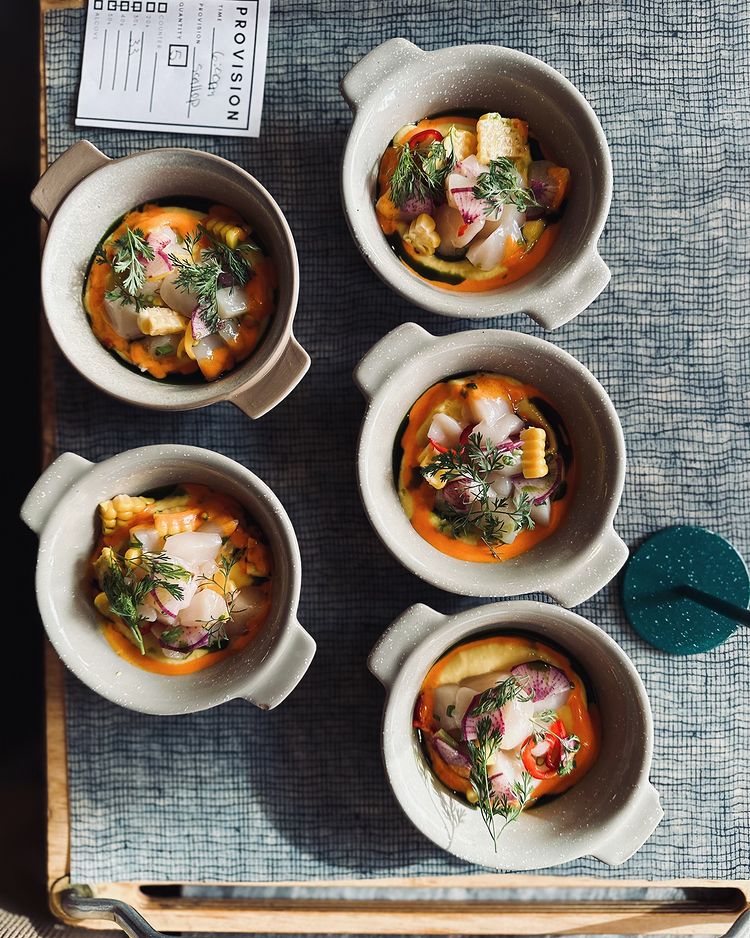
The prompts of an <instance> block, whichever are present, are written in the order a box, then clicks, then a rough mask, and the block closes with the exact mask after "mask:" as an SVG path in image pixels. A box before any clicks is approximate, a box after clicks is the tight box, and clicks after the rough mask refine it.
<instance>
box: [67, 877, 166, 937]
mask: <svg viewBox="0 0 750 938" xmlns="http://www.w3.org/2000/svg"><path fill="white" fill-rule="evenodd" d="M57 901H58V903H59V906H60V910H61V911H62V913H63V914H64V915H65V916H66V918H69V919H82V918H97V919H107V920H108V921H110V922H115V923H116V924H117V925H119V926H120V928H121V929H122V930H123V931H124V932H125V934H126V935H129V936H130V938H164V935H163V934H162V933H161V932H160V931H156V929H155V928H152V927H151V926H150V925H149V923H148V922H147V921H146V919H145V918H144V917H143V916H142V915H141V914H140V912H136V910H135V909H134V908H133V906H132V905H128V904H127V902H122V901H121V900H120V899H100V898H97V897H96V896H95V895H94V894H93V893H92V892H91V889H90V888H89V887H88V886H80V885H76V886H71V887H70V888H69V889H65V890H63V891H62V892H61V893H59V895H58V896H57Z"/></svg>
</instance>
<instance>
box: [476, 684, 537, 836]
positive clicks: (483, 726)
mask: <svg viewBox="0 0 750 938" xmlns="http://www.w3.org/2000/svg"><path fill="white" fill-rule="evenodd" d="M530 699H531V692H530V691H529V690H528V689H527V688H526V687H524V686H523V685H522V684H521V683H519V681H517V680H516V678H514V677H508V678H506V679H505V680H504V681H501V682H500V683H499V684H496V685H495V686H494V687H490V688H488V689H487V690H486V691H484V692H483V693H482V694H480V696H479V700H478V701H477V703H476V705H475V706H474V707H473V708H472V710H471V716H480V719H479V720H477V723H476V734H477V738H476V739H475V740H473V741H469V742H467V746H468V749H469V758H470V760H471V769H470V772H469V781H470V782H471V786H472V788H473V789H474V791H475V793H476V796H477V808H478V809H479V812H480V813H481V815H482V820H483V821H484V824H485V826H486V828H487V830H488V831H489V834H490V837H492V843H493V845H494V847H495V851H497V838H498V837H499V836H500V834H502V832H503V830H505V828H506V826H507V825H508V824H510V823H511V821H515V820H516V818H517V817H518V816H519V815H520V814H521V812H522V811H523V809H524V808H525V807H526V805H527V804H528V803H529V801H530V800H531V797H532V795H533V793H534V780H533V778H532V777H531V774H530V773H529V772H526V771H524V772H523V773H522V774H521V777H520V778H519V779H518V781H517V782H515V783H514V784H513V785H511V786H510V792H503V793H502V794H498V792H497V791H495V789H494V787H493V784H492V779H491V778H490V775H489V771H488V766H489V763H490V760H491V759H492V757H493V755H494V754H495V752H496V750H497V749H498V748H499V747H500V744H501V743H502V741H503V734H502V733H501V732H500V730H498V729H492V720H491V718H490V717H489V716H481V714H489V713H491V712H492V711H493V710H497V709H499V708H500V707H502V706H503V705H504V704H506V703H508V702H509V701H511V700H521V701H528V700H530ZM496 817H501V818H503V822H504V823H503V826H502V827H501V828H500V830H497V828H496V826H495V818H496Z"/></svg>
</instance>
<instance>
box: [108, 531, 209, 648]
mask: <svg viewBox="0 0 750 938" xmlns="http://www.w3.org/2000/svg"><path fill="white" fill-rule="evenodd" d="M106 550H107V553H106V555H105V553H104V552H102V557H103V558H104V560H105V563H106V567H105V569H104V570H103V572H102V573H101V574H100V583H101V587H102V590H103V591H104V593H105V594H106V596H107V599H108V601H109V606H110V609H111V610H112V612H113V613H114V614H115V615H116V616H119V618H120V619H122V621H123V622H124V623H125V624H126V625H127V627H128V628H129V629H130V631H131V632H132V633H133V637H134V638H135V642H136V645H137V646H138V650H139V651H140V653H141V654H142V655H145V654H146V649H145V648H144V645H143V635H142V634H141V629H140V623H141V619H142V616H141V615H140V614H139V612H138V607H139V606H140V605H141V603H142V602H143V601H144V600H145V599H146V597H147V596H148V594H149V593H150V592H151V591H152V590H155V589H163V590H166V592H167V593H169V595H170V596H172V597H173V598H174V599H178V600H179V599H182V598H183V596H184V591H183V589H182V587H181V586H180V585H179V583H178V582H175V581H179V580H189V579H190V576H191V574H190V573H189V572H188V571H187V570H186V569H185V568H184V567H181V566H180V565H179V564H176V563H174V562H173V561H172V560H170V559H169V557H168V555H167V554H166V553H164V551H160V552H158V553H151V552H149V551H143V552H142V553H141V554H140V556H139V557H134V558H133V559H132V560H125V558H124V557H121V556H120V555H119V554H118V553H116V552H115V551H114V550H112V549H111V548H107V549H106Z"/></svg>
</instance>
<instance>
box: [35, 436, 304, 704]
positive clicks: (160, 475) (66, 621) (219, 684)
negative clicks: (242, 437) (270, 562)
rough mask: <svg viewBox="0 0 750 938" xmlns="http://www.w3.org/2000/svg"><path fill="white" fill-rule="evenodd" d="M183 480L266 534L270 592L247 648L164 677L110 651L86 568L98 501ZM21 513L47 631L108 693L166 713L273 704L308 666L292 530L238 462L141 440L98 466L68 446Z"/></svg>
mask: <svg viewBox="0 0 750 938" xmlns="http://www.w3.org/2000/svg"><path fill="white" fill-rule="evenodd" d="M178 482H195V483H199V484H202V485H208V486H210V487H212V488H215V489H216V490H218V491H221V492H225V493H226V494H227V495H230V496H231V497H232V498H235V499H236V500H237V501H238V502H239V503H240V504H241V505H242V506H243V507H244V508H246V509H247V511H248V512H249V514H250V515H251V516H252V517H253V518H254V519H255V521H256V522H257V523H258V524H259V525H260V527H261V528H262V530H263V531H264V533H265V535H266V537H267V538H268V543H269V545H270V548H271V552H272V554H273V559H274V578H273V592H272V602H271V611H270V614H269V616H268V619H267V620H266V622H265V623H264V625H263V627H262V629H261V630H260V632H259V633H258V635H257V636H255V638H254V639H253V640H252V641H251V642H250V643H249V644H248V645H247V646H246V647H245V648H243V649H241V650H240V651H238V652H237V653H236V654H233V655H229V656H228V657H226V658H224V659H223V660H221V661H218V662H217V663H216V664H214V665H212V666H211V667H208V668H205V669H204V670H202V671H198V672H196V673H193V674H184V675H163V674H154V673H151V672H148V671H144V670H143V669H142V668H139V667H136V666H135V665H132V664H130V663H129V662H127V661H125V660H124V659H123V658H121V657H120V656H119V655H118V654H117V653H116V652H115V651H114V650H113V649H112V648H111V646H110V645H109V643H108V642H107V640H106V638H105V637H104V635H103V634H102V631H101V628H100V626H99V617H98V614H97V612H96V610H95V608H94V606H93V603H92V600H91V596H90V595H88V590H87V569H88V564H89V561H90V557H91V552H92V550H93V548H94V543H95V539H96V533H95V522H96V517H97V506H98V504H99V502H102V501H104V500H106V499H108V498H112V497H113V496H114V495H117V494H120V493H126V494H128V495H138V494H140V493H142V492H147V491H149V490H151V489H155V488H159V487H161V486H164V485H170V484H177V483H178ZM21 517H22V518H23V520H24V521H25V522H26V524H27V525H28V526H29V527H30V528H31V529H32V530H33V531H35V532H36V533H37V534H38V535H39V555H38V559H37V571H36V592H37V602H38V604H39V611H40V613H41V616H42V622H43V623H44V627H45V629H46V631H47V635H48V636H49V638H50V640H51V642H52V644H53V645H54V647H55V650H56V651H57V653H58V655H59V656H60V657H61V658H62V660H63V662H64V663H65V664H66V665H67V666H68V667H69V668H70V670H71V671H72V672H73V673H74V674H75V675H76V676H77V677H78V678H79V679H80V680H81V681H83V682H84V684H87V685H88V686H89V687H90V688H91V689H92V690H94V691H96V692H97V693H98V694H101V695H102V697H106V698H107V699H108V700H111V701H113V702H114V703H116V704H119V705H120V706H122V707H127V708H128V709H130V710H138V711H141V712H143V713H155V714H162V715H166V714H177V713H191V712H193V711H196V710H206V709H208V708H210V707H216V706H218V705H219V704H221V703H225V702H226V701H228V700H232V699H235V698H244V699H246V700H248V701H249V702H250V703H252V704H255V706H256V707H260V708H261V709H263V710H270V709H271V708H273V707H276V706H278V704H280V703H281V701H282V700H284V698H285V697H286V696H287V695H288V694H290V693H291V692H292V691H293V690H294V688H295V687H296V686H297V684H298V683H299V682H300V680H301V679H302V677H303V675H304V674H305V672H306V671H307V669H308V668H309V666H310V663H311V661H312V659H313V656H314V654H315V642H314V641H313V639H312V638H311V637H310V635H308V633H307V632H306V631H305V630H304V629H303V628H302V626H301V625H300V624H299V622H298V621H297V605H298V602H299V594H300V584H301V563H300V555H299V547H298V545H297V538H296V536H295V534H294V528H293V527H292V523H291V521H290V520H289V517H288V515H287V513H286V512H285V511H284V508H283V506H282V504H281V502H280V501H279V500H278V498H277V497H276V496H275V495H274V493H273V492H272V491H271V489H269V488H268V486H267V485H266V484H265V483H264V482H262V481H261V480H260V479H259V478H258V477H257V476H256V475H254V474H253V473H252V472H250V471H249V470H248V469H245V467H244V466H241V465H240V464H239V463H237V462H234V460H232V459H228V458H227V457H226V456H222V455H220V454H219V453H214V452H212V451H211V450H206V449H200V448H199V447H196V446H180V445H161V446H143V447H141V448H139V449H131V450H127V451H125V452H123V453H120V454H118V455H117V456H113V457H112V458H111V459H106V460H104V462H100V463H97V464H94V463H91V462H89V461H88V460H87V459H83V458H82V457H81V456H77V455H75V454H74V453H63V454H62V455H61V456H59V457H58V458H57V459H56V460H55V461H54V462H53V463H52V465H50V466H49V467H48V468H47V469H46V470H45V471H44V473H43V474H42V476H41V478H40V479H39V481H38V482H37V483H36V485H35V486H34V488H33V489H32V490H31V492H30V493H29V495H28V496H27V498H26V501H25V502H24V504H23V506H22V508H21Z"/></svg>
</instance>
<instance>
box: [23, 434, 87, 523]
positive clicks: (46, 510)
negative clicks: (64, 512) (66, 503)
mask: <svg viewBox="0 0 750 938" xmlns="http://www.w3.org/2000/svg"><path fill="white" fill-rule="evenodd" d="M93 465H94V464H93V463H92V462H89V460H88V459H84V458H83V456H77V455H76V454H75V453H63V454H62V456H58V457H57V459H56V460H55V461H54V462H53V463H52V464H51V465H49V466H47V468H46V469H45V470H44V472H43V473H42V474H41V476H40V477H39V480H38V481H37V483H36V485H35V486H34V488H33V489H32V490H31V491H30V492H29V494H28V495H27V496H26V498H25V500H24V503H23V505H21V520H22V521H24V522H25V523H26V524H27V525H28V526H29V527H30V528H31V530H32V531H33V532H34V533H35V534H39V532H40V531H41V530H42V528H43V527H44V525H45V524H46V523H47V518H49V516H50V515H51V514H52V511H53V509H54V508H55V507H56V506H57V503H58V502H59V501H60V499H61V498H62V496H63V495H64V494H65V492H66V491H67V490H68V489H69V488H71V487H72V486H73V485H74V484H75V483H76V482H77V481H78V480H79V479H80V478H81V477H82V476H84V475H86V473H87V472H88V471H89V470H90V469H91V467H92V466H93Z"/></svg>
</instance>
